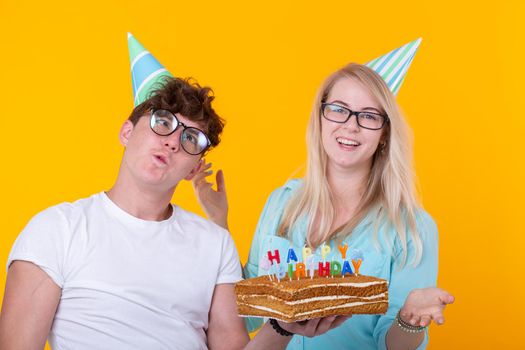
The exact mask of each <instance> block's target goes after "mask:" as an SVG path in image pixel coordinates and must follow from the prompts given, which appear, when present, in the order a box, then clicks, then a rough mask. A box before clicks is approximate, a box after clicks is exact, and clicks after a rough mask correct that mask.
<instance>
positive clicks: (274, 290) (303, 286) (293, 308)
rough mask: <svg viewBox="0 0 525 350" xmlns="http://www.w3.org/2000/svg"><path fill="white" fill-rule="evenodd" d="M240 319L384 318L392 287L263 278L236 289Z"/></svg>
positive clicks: (350, 279)
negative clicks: (349, 316)
mask: <svg viewBox="0 0 525 350" xmlns="http://www.w3.org/2000/svg"><path fill="white" fill-rule="evenodd" d="M235 293H236V294H237V307H238V312H239V315H240V316H256V317H269V318H275V319H278V320H281V321H285V322H296V321H302V320H308V319H312V318H318V317H326V316H332V315H352V314H384V313H385V312H386V310H387V309H388V283H387V281H386V280H384V279H380V278H376V277H371V276H363V275H358V276H355V275H352V276H349V275H346V276H344V277H342V276H341V275H338V276H333V277H319V276H318V275H317V274H316V275H315V276H314V277H313V278H310V277H301V278H300V279H297V278H294V279H292V280H290V279H288V278H284V279H281V280H280V281H278V280H276V279H275V277H270V276H260V277H256V278H250V279H247V280H244V281H241V282H239V283H237V284H236V285H235Z"/></svg>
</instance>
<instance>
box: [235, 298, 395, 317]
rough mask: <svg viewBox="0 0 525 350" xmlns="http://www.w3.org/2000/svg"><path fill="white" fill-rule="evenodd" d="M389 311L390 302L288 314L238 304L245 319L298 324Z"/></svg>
mask: <svg viewBox="0 0 525 350" xmlns="http://www.w3.org/2000/svg"><path fill="white" fill-rule="evenodd" d="M387 309H388V301H386V300H383V301H378V302H368V303H362V302H357V303H348V304H343V305H337V306H333V307H326V308H322V309H312V310H309V311H305V312H301V313H297V314H292V315H290V314H286V313H282V312H280V311H277V310H274V309H271V308H269V307H265V306H254V305H245V304H238V310H239V315H240V316H243V317H250V316H256V317H269V318H275V319H277V320H281V321H284V322H297V321H303V320H310V319H312V318H319V317H327V316H334V315H338V316H340V315H354V314H384V313H385V312H386V311H387Z"/></svg>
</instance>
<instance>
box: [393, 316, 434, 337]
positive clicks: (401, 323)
mask: <svg viewBox="0 0 525 350" xmlns="http://www.w3.org/2000/svg"><path fill="white" fill-rule="evenodd" d="M400 312H401V310H399V311H398V312H397V315H396V322H397V325H398V326H399V328H401V330H403V331H405V332H408V333H421V332H423V331H424V330H425V329H427V327H423V326H412V325H411V324H410V323H407V322H405V321H403V320H402V319H401V316H400V315H399V314H400Z"/></svg>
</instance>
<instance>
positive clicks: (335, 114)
mask: <svg viewBox="0 0 525 350" xmlns="http://www.w3.org/2000/svg"><path fill="white" fill-rule="evenodd" d="M321 113H322V115H323V117H325V119H328V120H330V121H332V122H335V123H341V124H344V123H346V122H347V121H348V119H350V118H351V117H352V116H353V115H355V116H356V119H357V125H359V126H360V127H362V128H365V129H369V130H379V129H381V128H382V127H383V126H385V124H386V123H387V122H388V117H387V116H384V115H381V114H378V113H372V112H358V111H352V110H351V109H348V108H346V107H343V106H339V105H336V104H333V103H322V104H321Z"/></svg>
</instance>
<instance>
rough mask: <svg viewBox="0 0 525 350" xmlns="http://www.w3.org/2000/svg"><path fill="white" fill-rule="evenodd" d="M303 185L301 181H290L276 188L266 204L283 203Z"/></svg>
mask: <svg viewBox="0 0 525 350" xmlns="http://www.w3.org/2000/svg"><path fill="white" fill-rule="evenodd" d="M302 185H303V180H302V179H291V180H288V181H286V183H285V184H284V185H283V186H280V187H277V188H276V189H275V190H274V191H273V192H272V193H271V194H270V197H269V198H268V203H274V202H278V203H283V202H287V201H288V199H290V197H291V195H292V194H293V193H294V192H295V191H297V190H298V189H299V188H300V187H301V186H302Z"/></svg>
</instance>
